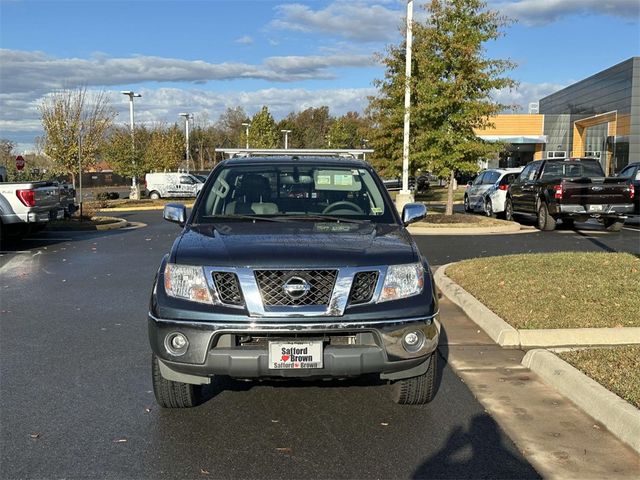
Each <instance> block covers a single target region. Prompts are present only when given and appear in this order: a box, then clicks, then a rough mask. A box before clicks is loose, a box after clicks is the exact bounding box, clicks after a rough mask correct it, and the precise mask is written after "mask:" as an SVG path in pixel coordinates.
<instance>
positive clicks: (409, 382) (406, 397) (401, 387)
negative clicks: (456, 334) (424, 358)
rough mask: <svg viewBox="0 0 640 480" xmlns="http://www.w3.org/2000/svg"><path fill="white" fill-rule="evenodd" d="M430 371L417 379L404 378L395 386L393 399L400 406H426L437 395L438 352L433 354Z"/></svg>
mask: <svg viewBox="0 0 640 480" xmlns="http://www.w3.org/2000/svg"><path fill="white" fill-rule="evenodd" d="M429 362H430V365H429V369H428V370H427V371H426V372H424V373H423V374H422V375H418V376H417V377H411V378H404V379H402V380H398V381H397V382H395V383H394V384H393V387H392V388H393V390H392V393H391V395H392V398H393V401H394V402H396V403H397V404H398V405H424V404H426V403H429V402H430V401H431V400H433V398H434V397H435V395H436V376H437V373H438V372H437V370H438V352H433V353H432V354H431V359H430V360H429Z"/></svg>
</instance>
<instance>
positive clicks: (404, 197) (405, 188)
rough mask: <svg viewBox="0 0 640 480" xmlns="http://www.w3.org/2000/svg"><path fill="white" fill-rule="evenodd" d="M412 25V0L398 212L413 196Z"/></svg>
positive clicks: (408, 11) (408, 27) (408, 6)
mask: <svg viewBox="0 0 640 480" xmlns="http://www.w3.org/2000/svg"><path fill="white" fill-rule="evenodd" d="M412 23H413V0H408V1H407V40H406V55H405V59H406V60H405V84H404V132H403V133H404V135H403V142H402V190H400V192H399V193H398V196H397V197H396V207H397V209H398V211H400V212H401V211H402V208H403V207H404V206H405V205H406V204H407V203H410V202H413V195H411V192H410V191H409V121H410V118H411V117H410V107H411V43H412V41H413V35H412Z"/></svg>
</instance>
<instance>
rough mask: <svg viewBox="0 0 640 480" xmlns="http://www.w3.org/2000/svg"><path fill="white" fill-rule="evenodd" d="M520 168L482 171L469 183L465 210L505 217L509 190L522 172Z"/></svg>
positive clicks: (465, 194)
mask: <svg viewBox="0 0 640 480" xmlns="http://www.w3.org/2000/svg"><path fill="white" fill-rule="evenodd" d="M521 171H522V167H519V168H495V169H490V170H485V171H484V172H480V174H479V175H478V176H477V177H476V178H475V179H474V181H472V182H469V183H468V184H467V188H466V190H465V193H464V211H465V212H483V213H484V214H485V215H487V216H488V217H495V216H498V215H499V216H501V217H504V210H505V209H504V207H505V202H506V200H507V190H508V189H509V185H510V184H511V182H513V180H514V179H515V178H516V177H517V176H518V175H519V174H520V172H521Z"/></svg>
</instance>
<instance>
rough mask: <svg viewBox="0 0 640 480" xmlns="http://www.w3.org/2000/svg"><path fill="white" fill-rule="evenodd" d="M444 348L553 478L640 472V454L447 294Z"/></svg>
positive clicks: (479, 396)
mask: <svg viewBox="0 0 640 480" xmlns="http://www.w3.org/2000/svg"><path fill="white" fill-rule="evenodd" d="M440 321H441V323H442V333H441V337H440V347H439V350H440V353H441V354H442V356H443V357H444V359H445V360H446V361H447V364H448V365H450V366H451V367H452V368H453V369H454V371H455V372H456V374H457V375H458V376H459V377H460V378H461V379H462V381H463V382H464V383H465V384H466V385H467V386H468V387H469V389H470V390H471V391H472V392H473V394H474V395H475V396H476V398H477V399H478V401H479V402H480V403H481V404H482V405H483V406H484V407H485V409H486V411H487V412H488V413H489V414H490V415H491V416H492V417H493V418H494V419H495V420H496V422H497V423H498V424H499V425H500V427H501V428H502V429H503V430H504V431H505V432H506V433H507V434H508V435H509V437H510V438H511V439H512V440H513V442H514V443H515V444H516V445H517V446H518V448H519V449H520V450H521V451H522V453H523V455H524V456H525V458H526V459H527V460H528V461H529V462H530V463H531V464H532V465H533V467H534V468H535V469H536V470H537V471H538V472H539V473H540V474H541V475H542V476H543V477H545V478H576V479H586V478H638V476H640V456H638V455H637V454H636V453H635V452H634V451H633V450H632V449H631V448H630V447H628V446H626V445H625V444H624V443H622V442H621V441H619V440H618V439H617V438H615V437H614V436H613V435H611V434H610V433H609V432H608V431H607V430H606V429H605V428H604V427H603V426H602V425H600V424H598V423H597V422H595V420H593V419H592V418H591V417H590V416H588V415H587V414H585V413H584V412H583V411H582V410H580V409H579V408H578V407H576V406H575V405H574V404H573V403H572V402H571V401H569V400H568V399H566V398H565V397H563V396H562V395H560V394H559V393H558V392H557V391H556V390H554V389H553V388H552V387H550V386H548V385H547V384H546V383H545V382H544V381H543V380H542V379H541V378H540V377H539V376H538V375H536V374H535V373H533V372H531V371H530V370H529V369H527V368H525V367H524V366H523V365H522V364H521V363H520V362H521V361H522V358H523V357H524V354H525V352H524V351H522V350H517V349H503V348H501V347H500V346H499V345H497V344H496V343H494V342H493V340H491V338H489V336H488V335H486V334H485V333H484V332H483V331H482V330H481V329H480V328H479V327H478V326H477V325H476V324H475V323H474V322H473V321H471V320H470V319H469V318H468V317H467V316H466V315H465V313H464V312H463V311H462V310H461V309H460V308H459V307H457V306H456V305H454V304H453V303H452V302H450V301H449V300H448V299H446V298H445V297H442V298H441V299H440Z"/></svg>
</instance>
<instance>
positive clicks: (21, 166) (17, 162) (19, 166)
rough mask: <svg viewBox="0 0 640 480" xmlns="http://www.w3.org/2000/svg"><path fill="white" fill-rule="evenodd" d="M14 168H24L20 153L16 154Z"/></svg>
mask: <svg viewBox="0 0 640 480" xmlns="http://www.w3.org/2000/svg"><path fill="white" fill-rule="evenodd" d="M16 168H17V169H18V170H22V169H23V168H24V158H22V155H18V156H17V157H16Z"/></svg>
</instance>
